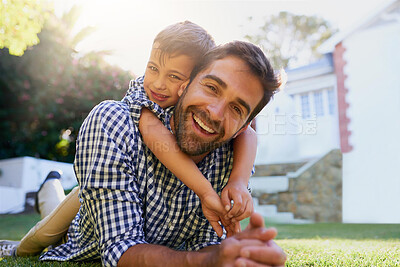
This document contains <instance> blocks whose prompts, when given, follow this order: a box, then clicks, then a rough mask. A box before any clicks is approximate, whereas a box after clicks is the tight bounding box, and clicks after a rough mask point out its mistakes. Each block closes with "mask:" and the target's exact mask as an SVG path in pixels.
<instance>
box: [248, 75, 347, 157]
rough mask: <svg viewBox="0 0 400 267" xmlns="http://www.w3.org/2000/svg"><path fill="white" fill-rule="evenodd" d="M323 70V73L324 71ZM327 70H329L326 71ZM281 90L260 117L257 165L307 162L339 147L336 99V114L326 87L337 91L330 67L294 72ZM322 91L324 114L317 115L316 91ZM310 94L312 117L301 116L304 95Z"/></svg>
mask: <svg viewBox="0 0 400 267" xmlns="http://www.w3.org/2000/svg"><path fill="white" fill-rule="evenodd" d="M322 72H324V74H322ZM327 72H328V73H327ZM288 78H289V81H288V83H287V85H286V86H285V88H284V89H283V91H282V92H279V93H277V94H276V95H275V97H274V99H273V100H272V101H271V102H270V103H269V104H268V105H267V106H266V107H265V108H264V109H263V110H262V111H261V112H260V114H259V115H258V116H257V136H258V148H257V157H256V164H272V163H288V162H300V161H307V160H310V159H313V158H316V157H319V156H321V155H323V154H325V153H327V152H328V151H330V150H332V149H335V148H339V130H338V117H337V105H336V103H337V101H336V100H335V101H334V102H335V111H334V114H332V115H331V114H329V111H328V95H327V90H328V89H332V90H334V95H335V96H336V77H335V75H334V74H333V70H332V68H331V72H330V73H329V70H327V68H321V69H317V70H314V72H311V71H310V70H305V71H302V72H301V74H299V73H298V72H296V73H294V74H291V73H288ZM315 91H322V92H323V103H324V104H323V106H324V116H321V117H317V116H316V115H315V109H314V99H313V92H315ZM302 94H308V95H309V101H310V113H311V117H310V118H307V119H303V118H302V114H301V99H300V98H301V95H302Z"/></svg>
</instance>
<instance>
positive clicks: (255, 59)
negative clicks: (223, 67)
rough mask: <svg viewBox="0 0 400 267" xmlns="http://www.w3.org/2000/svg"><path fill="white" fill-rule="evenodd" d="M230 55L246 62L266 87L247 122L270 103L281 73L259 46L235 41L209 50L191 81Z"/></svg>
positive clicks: (194, 70)
mask: <svg viewBox="0 0 400 267" xmlns="http://www.w3.org/2000/svg"><path fill="white" fill-rule="evenodd" d="M228 56H235V57H238V58H240V59H242V60H243V61H244V62H246V64H247V65H248V67H249V68H250V71H251V72H252V73H253V74H254V75H255V76H256V77H258V78H259V80H260V82H261V84H262V86H263V89H264V94H263V97H262V99H261V101H260V102H259V103H258V104H257V106H256V107H255V108H254V110H253V111H252V112H251V113H250V116H249V118H248V120H247V122H246V123H249V122H251V120H252V119H253V118H254V117H255V116H256V115H257V114H258V113H259V112H260V111H261V110H262V109H263V108H264V107H265V105H266V104H268V102H269V101H270V99H271V97H272V96H273V95H274V94H275V93H276V92H277V90H278V88H279V87H280V86H281V83H282V82H281V78H280V75H278V74H276V73H275V72H274V69H273V68H272V65H271V63H270V62H269V61H268V59H267V57H266V56H265V54H264V52H263V51H262V50H261V49H260V48H259V47H258V46H256V45H254V44H252V43H249V42H242V41H233V42H230V43H227V44H224V45H220V46H217V47H215V48H214V49H213V50H211V51H209V52H208V53H207V54H206V56H205V57H204V60H203V61H202V62H201V63H200V64H198V65H197V66H196V67H195V68H194V69H193V71H192V73H191V75H190V81H192V80H193V79H194V78H195V77H196V76H197V74H198V73H199V72H201V71H202V70H204V69H206V68H207V67H208V66H210V65H211V63H212V62H214V61H216V60H219V59H223V58H226V57H228Z"/></svg>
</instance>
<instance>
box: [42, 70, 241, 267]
mask: <svg viewBox="0 0 400 267" xmlns="http://www.w3.org/2000/svg"><path fill="white" fill-rule="evenodd" d="M131 85H132V86H131V88H130V89H129V91H128V93H127V95H126V96H125V97H124V98H123V100H122V101H104V102H102V103H100V104H99V105H97V106H96V107H95V108H93V110H92V111H91V112H90V114H89V115H88V117H87V118H86V120H85V121H84V123H83V124H82V126H81V129H80V132H79V137H78V139H77V149H76V157H75V163H74V168H75V173H76V176H77V179H78V183H79V187H80V195H79V196H80V201H81V208H80V210H79V212H78V214H77V215H76V217H75V219H74V220H73V222H72V223H71V226H70V228H69V231H68V241H67V243H65V244H62V245H60V246H58V247H55V248H54V249H51V250H49V251H48V252H46V253H45V254H43V255H42V256H41V257H40V259H41V260H58V261H66V260H70V261H81V260H93V259H98V258H101V260H102V263H103V265H104V266H116V265H117V263H118V260H119V258H120V257H121V255H122V254H123V253H124V252H125V251H126V250H127V249H128V248H129V247H131V246H134V245H136V244H146V243H151V244H158V245H162V246H167V247H169V248H172V249H176V250H188V251H195V250H199V249H201V248H204V247H207V246H210V245H215V244H219V243H220V242H221V239H220V238H219V237H218V236H217V235H216V233H215V232H214V230H213V229H212V227H211V225H210V224H209V223H208V221H207V220H206V218H205V217H204V215H203V212H202V209H201V205H200V200H199V198H198V197H197V196H196V195H195V193H194V192H193V191H192V190H190V189H189V188H188V187H186V186H185V185H184V184H183V183H182V182H181V181H180V180H178V179H177V178H176V177H175V176H174V175H173V174H172V173H171V172H170V171H169V170H168V169H167V168H165V167H164V165H162V163H160V162H159V161H158V159H157V158H156V157H155V156H154V155H153V154H152V152H151V151H150V150H149V149H148V148H147V147H146V145H144V143H143V141H142V138H141V135H140V132H139V128H138V125H139V118H140V113H141V109H142V107H146V108H148V109H150V110H152V111H153V112H154V114H155V115H156V116H157V117H158V118H159V119H160V120H161V121H163V123H164V124H165V126H166V127H167V128H168V129H169V130H170V131H171V127H170V119H171V115H172V110H173V108H168V109H166V110H165V111H164V110H163V109H162V108H161V107H160V106H158V105H157V104H155V103H154V102H152V101H150V100H149V99H148V98H147V97H146V93H145V91H144V88H143V77H141V78H138V79H137V80H136V81H134V82H133V83H131ZM232 162H233V148H232V143H228V144H226V145H223V146H222V147H220V148H218V149H216V150H215V151H213V152H211V153H209V154H208V155H207V156H206V157H205V158H204V159H203V160H202V161H201V162H200V163H199V164H198V167H199V169H200V171H201V172H202V173H203V174H204V176H205V177H206V178H207V179H208V180H209V181H210V182H211V184H212V186H213V188H214V189H215V190H216V192H218V193H219V194H220V193H221V191H222V189H223V188H224V186H225V185H226V183H227V181H228V177H229V175H230V172H231V169H232Z"/></svg>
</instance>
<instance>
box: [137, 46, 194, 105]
mask: <svg viewBox="0 0 400 267" xmlns="http://www.w3.org/2000/svg"><path fill="white" fill-rule="evenodd" d="M193 67H194V60H193V59H192V58H191V57H189V56H187V55H184V54H181V55H169V54H161V51H160V50H159V49H158V44H157V43H154V44H153V47H152V50H151V54H150V59H149V62H148V63H147V67H146V72H145V76H144V82H143V86H144V90H145V91H146V94H147V96H148V97H149V99H150V100H151V101H153V102H156V103H157V104H159V105H160V106H161V107H162V108H166V107H169V106H173V105H175V104H176V102H177V101H178V99H179V96H178V90H179V88H180V87H181V85H182V84H183V83H184V82H186V81H187V80H188V79H189V77H190V73H191V72H192V69H193Z"/></svg>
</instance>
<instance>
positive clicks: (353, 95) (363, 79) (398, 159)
mask: <svg viewBox="0 0 400 267" xmlns="http://www.w3.org/2000/svg"><path fill="white" fill-rule="evenodd" d="M343 46H344V47H345V49H346V52H345V54H344V59H345V61H346V62H347V64H346V66H345V73H346V75H347V79H346V80H345V86H346V88H347V89H348V90H349V91H348V93H347V95H346V100H347V102H348V103H349V108H348V109H347V115H348V117H349V118H350V123H349V125H348V128H349V130H350V132H351V135H350V139H349V142H350V144H351V146H352V147H353V150H352V151H350V152H349V153H345V154H344V155H343V221H344V222H349V223H358V222H362V223H400V140H399V139H400V23H399V22H397V23H394V22H392V23H390V24H381V25H379V26H375V27H372V28H369V29H367V30H363V31H358V32H356V33H354V34H352V35H351V36H350V37H348V38H347V39H345V40H344V41H343Z"/></svg>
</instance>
